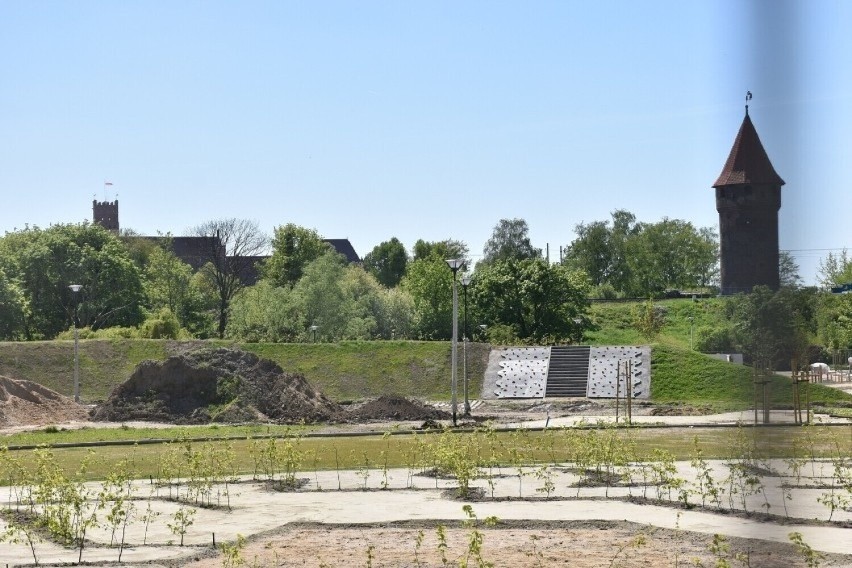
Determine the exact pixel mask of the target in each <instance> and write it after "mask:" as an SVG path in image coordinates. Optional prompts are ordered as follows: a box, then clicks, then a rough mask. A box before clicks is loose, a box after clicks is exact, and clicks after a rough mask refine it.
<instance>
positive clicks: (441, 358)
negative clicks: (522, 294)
mask: <svg viewBox="0 0 852 568" xmlns="http://www.w3.org/2000/svg"><path fill="white" fill-rule="evenodd" d="M196 343H197V342H196ZM206 343H207V344H208V345H211V346H217V345H221V346H234V345H235V344H233V343H229V342H219V341H211V342H206ZM239 347H241V348H242V349H245V350H246V351H252V352H254V353H256V354H257V355H259V356H260V357H264V358H267V359H271V360H272V361H275V362H276V363H278V364H279V365H281V367H282V368H283V369H284V370H285V371H290V372H298V373H302V374H303V375H304V376H305V377H306V378H307V379H308V380H309V381H310V382H311V383H313V384H314V385H315V386H316V387H318V388H319V389H320V390H321V391H322V392H323V393H325V394H326V395H328V396H330V397H331V398H333V399H335V400H338V401H343V400H353V399H357V398H364V397H368V396H379V395H382V394H407V395H410V396H415V397H421V398H430V399H438V400H440V399H449V398H450V362H451V346H450V343H449V342H437V341H432V342H427V341H374V342H356V341H351V342H349V341H347V342H340V343H316V344H313V343H311V344H304V343H299V344H282V343H247V344H243V345H239ZM180 348H181V344H180V343H178V342H174V341H161V340H150V339H149V340H124V339H121V340H110V339H92V340H81V341H80V397H81V399H82V401H83V402H97V401H100V400H104V399H106V398H107V396H109V393H110V391H111V390H112V389H113V388H114V387H115V386H117V385H119V384H121V383H122V382H124V381H125V380H126V379H127V378H128V377H129V376H130V374H131V373H132V372H133V369H134V368H135V367H136V365H138V364H139V363H140V362H141V361H143V360H145V359H155V360H163V359H165V358H166V357H167V356H169V355H170V354H173V353H176V352H178V351H179V350H180ZM489 349H490V348H489V346H488V345H485V344H482V343H469V344H468V346H467V351H468V377H469V380H470V387H469V388H470V393H471V396H472V397H473V396H478V393H479V392H480V391H481V390H482V377H483V375H484V374H485V368H486V366H487V365H488V353H489ZM462 355H463V350H462V346H461V345H459V350H458V357H459V371H458V373H459V391H458V392H459V395H461V392H462V391H461V384H462V383H461V375H462ZM73 356H74V343H73V341H35V342H26V343H25V342H15V343H12V342H0V375H4V376H8V377H12V378H16V379H26V380H30V381H34V382H37V383H40V384H42V385H45V386H47V387H48V388H51V389H53V390H55V391H57V392H60V393H62V394H65V395H68V396H71V394H72V391H73V377H74V358H73Z"/></svg>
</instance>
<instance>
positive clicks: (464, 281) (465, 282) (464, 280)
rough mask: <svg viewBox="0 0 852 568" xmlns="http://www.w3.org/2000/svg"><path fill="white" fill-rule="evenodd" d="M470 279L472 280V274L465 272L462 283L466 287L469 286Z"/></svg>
mask: <svg viewBox="0 0 852 568" xmlns="http://www.w3.org/2000/svg"><path fill="white" fill-rule="evenodd" d="M470 281H471V277H470V275H469V274H465V275H464V276H462V278H461V284H462V286H464V287H465V288H467V287H468V286H470Z"/></svg>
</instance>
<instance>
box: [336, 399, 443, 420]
mask: <svg viewBox="0 0 852 568" xmlns="http://www.w3.org/2000/svg"><path fill="white" fill-rule="evenodd" d="M346 417H347V418H348V419H350V420H446V419H448V418H450V414H449V413H448V412H444V411H443V410H438V409H437V408H433V407H431V406H428V405H425V404H423V403H422V402H419V401H417V400H412V399H408V398H405V397H402V396H380V397H379V398H377V399H374V400H371V401H368V402H365V403H364V404H361V405H359V406H358V407H356V408H353V409H352V410H350V411H349V412H347V413H346Z"/></svg>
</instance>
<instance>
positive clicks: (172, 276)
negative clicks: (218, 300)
mask: <svg viewBox="0 0 852 568" xmlns="http://www.w3.org/2000/svg"><path fill="white" fill-rule="evenodd" d="M166 246H168V245H166ZM144 275H145V295H146V296H147V298H148V307H149V309H150V310H151V311H152V312H159V311H160V310H162V309H163V308H167V309H168V310H169V311H170V312H171V313H172V314H174V316H175V317H176V318H177V320H178V322H180V326H181V327H183V328H187V329H190V328H192V327H196V325H194V324H196V322H197V321H198V319H199V312H200V311H202V310H203V300H202V298H201V292H200V291H199V290H198V289H197V288H196V287H195V286H194V285H193V279H192V267H191V266H189V265H188V264H186V263H185V262H183V261H181V260H180V259H179V258H178V257H177V256H175V254H174V253H173V252H171V250H167V248H163V247H156V248H155V249H154V250H153V251H151V252H150V253H149V255H148V262H147V265H146V266H145V273H144Z"/></svg>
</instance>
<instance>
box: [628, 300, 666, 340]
mask: <svg viewBox="0 0 852 568" xmlns="http://www.w3.org/2000/svg"><path fill="white" fill-rule="evenodd" d="M665 325H666V308H665V307H663V306H659V305H654V302H652V301H651V300H648V301H647V302H645V304H644V305H642V306H636V307H635V309H634V312H633V327H635V328H636V331H638V332H639V334H640V335H641V336H642V337H644V338H645V339H647V340H648V341H651V340H653V339H654V338H655V337H657V336H658V335H659V334H660V332H661V331H662V330H663V327H665Z"/></svg>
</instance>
